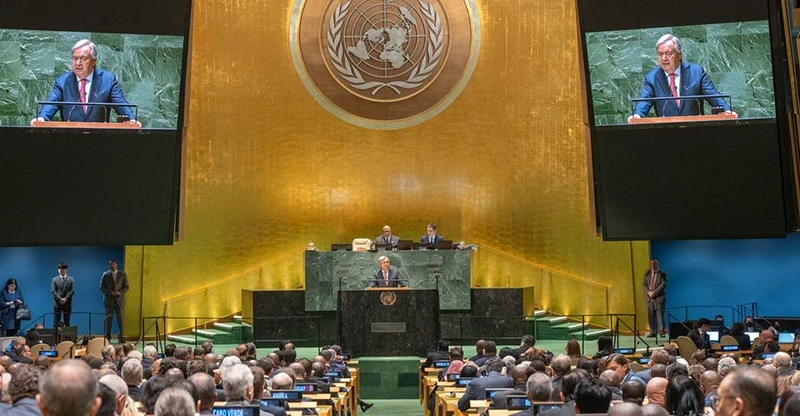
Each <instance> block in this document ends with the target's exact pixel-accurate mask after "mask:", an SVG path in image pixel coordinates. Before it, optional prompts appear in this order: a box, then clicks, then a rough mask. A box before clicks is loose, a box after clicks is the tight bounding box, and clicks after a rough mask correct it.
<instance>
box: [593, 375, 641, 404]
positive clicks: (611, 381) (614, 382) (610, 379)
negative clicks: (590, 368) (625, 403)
mask: <svg viewBox="0 0 800 416" xmlns="http://www.w3.org/2000/svg"><path fill="white" fill-rule="evenodd" d="M598 378H599V379H600V381H602V382H603V385H605V386H606V388H608V391H610V392H611V401H615V400H622V390H620V388H619V386H620V381H621V379H620V377H619V375H617V373H616V372H615V371H614V370H606V371H603V372H602V373H601V374H600V377H598ZM631 382H634V383H635V381H631Z"/></svg>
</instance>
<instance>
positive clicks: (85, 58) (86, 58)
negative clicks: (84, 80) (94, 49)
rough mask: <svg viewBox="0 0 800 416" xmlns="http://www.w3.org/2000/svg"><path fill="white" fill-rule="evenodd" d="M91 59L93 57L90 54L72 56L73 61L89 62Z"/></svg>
mask: <svg viewBox="0 0 800 416" xmlns="http://www.w3.org/2000/svg"><path fill="white" fill-rule="evenodd" d="M90 59H92V57H90V56H73V57H72V62H78V61H81V62H83V63H86V62H89V60H90Z"/></svg>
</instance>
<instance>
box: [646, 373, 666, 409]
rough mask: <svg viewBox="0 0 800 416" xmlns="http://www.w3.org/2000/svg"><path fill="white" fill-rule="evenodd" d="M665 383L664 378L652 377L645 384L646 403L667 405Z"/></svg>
mask: <svg viewBox="0 0 800 416" xmlns="http://www.w3.org/2000/svg"><path fill="white" fill-rule="evenodd" d="M667 384H669V381H667V379H666V378H661V377H654V378H653V379H651V380H650V382H649V383H647V402H648V403H652V404H657V405H659V406H666V405H667Z"/></svg>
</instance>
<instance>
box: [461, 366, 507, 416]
mask: <svg viewBox="0 0 800 416" xmlns="http://www.w3.org/2000/svg"><path fill="white" fill-rule="evenodd" d="M505 366H506V365H505V363H503V360H501V359H500V358H499V357H492V358H489V359H488V360H486V371H487V372H488V374H487V375H486V376H485V377H478V378H476V379H473V380H472V381H470V382H469V384H467V390H466V391H465V392H464V395H463V396H461V398H460V399H458V410H460V411H462V412H466V411H467V409H469V402H470V400H484V399H486V388H487V387H513V386H514V382H513V380H511V377H506V376H504V375H502V374H500V372H501V371H502V370H503V367H505Z"/></svg>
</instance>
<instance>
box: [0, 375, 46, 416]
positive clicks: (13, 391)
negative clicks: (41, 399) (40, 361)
mask: <svg viewBox="0 0 800 416" xmlns="http://www.w3.org/2000/svg"><path fill="white" fill-rule="evenodd" d="M10 373H11V381H10V382H9V383H8V394H9V395H10V396H11V403H12V404H13V406H12V407H11V409H8V410H7V411H6V412H4V413H3V415H14V416H27V415H41V412H39V408H38V407H36V394H37V393H39V379H40V378H41V377H42V370H41V369H39V367H36V366H33V365H25V364H22V365H16V366H13V367H11V371H10Z"/></svg>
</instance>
